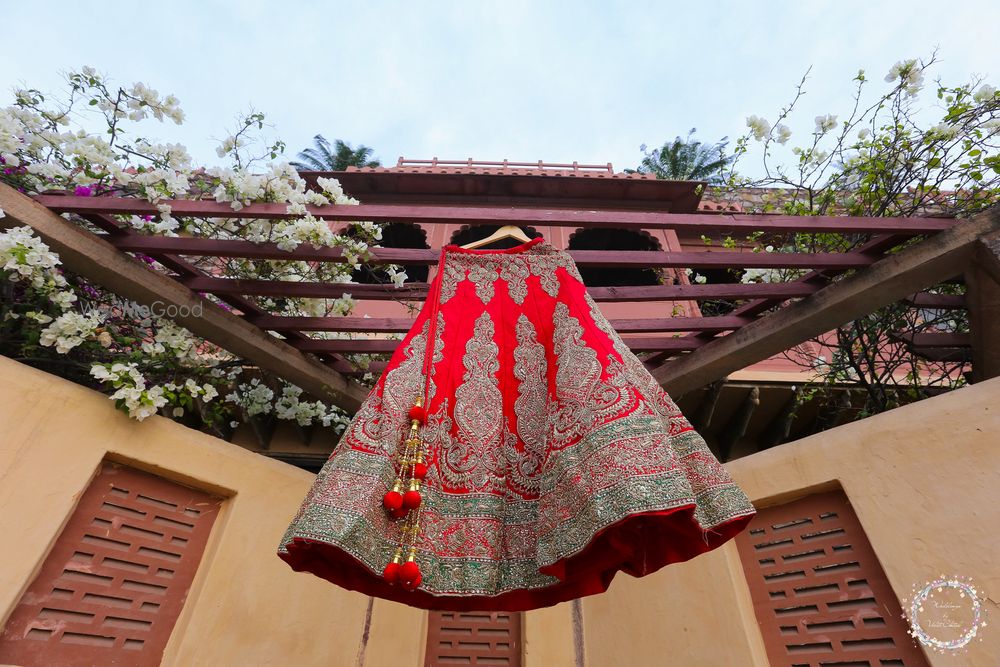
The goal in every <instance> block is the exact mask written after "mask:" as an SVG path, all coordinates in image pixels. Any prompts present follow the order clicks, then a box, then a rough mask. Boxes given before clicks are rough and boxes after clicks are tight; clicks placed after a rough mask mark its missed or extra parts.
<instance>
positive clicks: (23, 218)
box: [0, 184, 368, 413]
mask: <svg viewBox="0 0 1000 667" xmlns="http://www.w3.org/2000/svg"><path fill="white" fill-rule="evenodd" d="M0 209H3V211H4V213H5V214H6V215H5V217H3V218H0V227H3V228H5V229H9V228H11V227H18V226H22V225H27V226H28V227H31V228H32V229H33V230H34V231H35V232H36V233H37V234H38V235H39V236H40V237H42V239H43V240H44V241H45V242H46V243H47V244H48V245H49V247H50V248H52V249H53V250H54V251H55V252H57V253H59V256H60V258H61V259H62V262H63V265H64V266H65V267H66V268H67V269H69V270H70V271H73V272H75V273H78V274H80V275H82V276H86V277H87V278H89V279H91V280H93V281H94V282H96V283H99V284H101V285H104V286H105V287H107V288H108V289H111V290H113V291H114V292H115V293H117V294H120V295H121V296H123V297H125V298H128V299H131V300H133V301H135V302H137V303H139V304H143V305H147V306H150V305H153V304H154V303H156V304H163V306H164V307H167V306H174V307H175V308H177V309H178V310H179V311H180V312H189V313H190V312H198V311H199V310H200V311H201V315H200V316H195V315H194V314H192V315H189V316H178V317H176V318H174V320H175V321H176V322H177V323H178V324H180V325H181V326H184V327H186V328H187V329H189V330H190V331H191V332H193V333H195V334H197V335H199V336H201V337H203V338H205V339H206V340H209V341H211V342H213V343H215V344H216V345H218V346H220V347H222V348H223V349H226V350H229V351H230V352H232V353H233V354H237V355H239V356H241V357H244V358H245V359H248V360H250V361H252V362H253V363H255V364H257V365H258V366H260V367H261V368H263V369H265V370H268V371H270V372H272V373H274V374H275V375H277V376H278V377H281V378H284V379H285V380H287V381H289V382H292V383H294V384H296V385H298V386H299V387H302V389H303V390H304V391H306V392H308V393H310V394H312V395H313V396H315V397H317V398H320V399H323V400H326V401H329V402H331V403H333V404H334V405H338V406H340V407H341V408H343V409H344V410H347V411H348V412H351V413H353V412H355V411H356V410H357V409H358V408H359V407H360V405H361V402H362V401H363V400H364V398H365V397H366V396H367V394H368V392H367V390H366V389H365V388H364V387H362V386H361V385H358V384H357V383H355V382H352V381H350V380H348V379H347V378H346V377H344V376H343V375H341V374H340V373H338V372H336V371H334V370H333V369H331V368H329V367H328V366H326V365H324V364H322V363H321V362H319V361H318V360H316V359H314V358H312V357H309V356H306V355H304V354H303V353H302V352H300V351H299V350H296V349H295V348H293V347H292V346H290V345H288V344H287V343H284V342H282V341H280V340H278V339H276V338H274V337H273V336H271V335H269V334H268V333H266V332H264V331H262V330H260V329H259V328H257V327H255V326H253V325H252V324H250V323H249V322H246V321H245V320H243V319H241V318H239V317H237V316H236V315H233V314H231V313H227V312H225V311H224V310H222V309H221V308H218V307H216V306H215V305H214V304H212V303H210V302H208V301H206V300H204V299H202V298H201V297H199V296H198V295H196V294H195V293H194V292H192V291H191V290H190V289H188V288H187V287H184V286H183V285H181V284H180V283H178V282H177V281H175V280H172V279H171V278H169V277H167V276H165V275H162V274H159V273H155V272H153V271H150V270H149V269H147V268H146V267H145V266H143V265H142V264H140V263H139V262H138V261H137V260H134V259H132V258H131V257H129V256H128V255H126V254H125V253H123V252H121V251H120V250H118V249H117V248H115V247H114V246H113V245H111V244H110V243H108V242H107V241H105V240H102V239H99V238H97V237H96V236H95V235H94V234H91V233H90V232H88V231H86V230H84V229H82V228H80V227H79V226H77V225H74V224H73V223H71V222H68V221H66V220H64V219H62V218H61V217H59V216H58V215H56V214H55V213H53V212H52V211H50V210H49V209H47V208H46V207H45V206H43V205H41V204H39V203H37V202H35V201H32V199H31V198H29V197H26V196H25V195H23V194H21V193H19V192H18V191H17V190H15V189H14V188H11V187H10V186H7V185H4V184H0ZM196 306H199V307H200V308H195V307H196Z"/></svg>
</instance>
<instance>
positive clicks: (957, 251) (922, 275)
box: [653, 211, 1000, 396]
mask: <svg viewBox="0 0 1000 667" xmlns="http://www.w3.org/2000/svg"><path fill="white" fill-rule="evenodd" d="M998 228H1000V215H998V214H997V212H994V211H988V212H986V213H982V214H980V215H978V216H976V217H975V218H972V219H970V220H966V221H962V222H961V223H960V224H958V225H956V226H955V227H953V228H952V229H949V230H947V231H944V232H941V233H940V234H938V235H936V236H935V237H934V238H933V239H930V240H928V241H925V242H923V243H918V244H916V245H914V246H912V247H910V248H907V249H905V250H903V251H901V252H899V253H896V254H893V255H890V256H888V257H886V258H884V259H882V260H879V261H878V262H876V263H875V264H873V265H872V266H870V267H868V268H866V269H861V270H860V271H858V272H856V273H855V274H854V275H851V276H848V277H847V278H845V279H843V280H841V281H839V282H837V283H834V284H832V285H830V286H829V287H825V288H823V289H822V290H820V291H819V292H816V293H815V294H813V295H812V296H810V297H808V298H805V299H803V300H801V301H798V302H796V303H793V304H790V305H788V306H786V307H784V308H782V309H781V310H779V311H777V312H774V313H771V314H769V315H766V316H764V317H761V318H760V319H758V320H755V321H753V322H751V323H750V324H748V325H746V326H745V327H742V328H741V329H739V330H737V331H735V332H733V333H732V334H729V335H727V336H723V337H721V338H715V339H713V340H711V341H709V342H708V343H707V344H706V345H704V346H703V347H701V348H700V349H698V350H696V351H695V352H692V353H691V354H688V355H685V356H683V357H680V358H677V359H674V360H672V361H668V362H666V363H664V364H663V365H661V366H659V367H658V368H656V369H654V371H653V375H654V377H656V379H657V380H658V381H659V382H660V383H661V384H662V385H663V386H664V387H665V388H666V389H667V390H668V391H669V392H671V393H672V394H675V395H677V396H681V395H683V394H685V393H687V392H689V391H691V390H692V389H696V388H698V387H703V386H705V385H706V384H708V383H710V382H712V381H714V380H717V379H718V378H720V377H723V376H725V375H727V374H729V373H732V372H734V371H737V370H739V369H741V368H745V367H747V366H750V365H751V364H755V363H757V362H759V361H763V360H764V359H767V358H768V357H770V356H771V355H774V354H778V353H780V352H782V351H784V350H788V349H790V348H792V347H794V346H795V345H798V344H800V343H802V342H803V341H805V340H808V339H809V338H812V337H813V336H818V335H820V334H822V333H824V332H826V331H830V330H831V329H834V328H836V327H837V326H840V325H841V324H843V323H845V322H849V321H851V320H853V319H855V318H858V317H861V316H862V315H865V314H867V313H870V312H872V311H874V310H876V309H878V308H881V307H882V306H885V305H888V304H890V303H893V302H895V301H898V300H900V299H903V298H905V297H906V296H907V295H910V294H914V293H916V292H919V291H921V290H923V289H925V288H927V287H929V286H931V285H934V284H936V283H939V282H942V281H944V280H947V279H949V278H952V277H954V276H956V275H959V274H961V273H962V272H963V271H964V270H965V268H966V266H967V265H968V263H969V261H970V259H971V257H972V253H973V248H974V247H975V244H976V242H977V241H978V239H979V238H980V237H981V236H984V235H986V234H989V233H991V232H994V231H996V230H997V229H998Z"/></svg>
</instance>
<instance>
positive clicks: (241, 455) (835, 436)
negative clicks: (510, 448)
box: [0, 357, 1000, 667]
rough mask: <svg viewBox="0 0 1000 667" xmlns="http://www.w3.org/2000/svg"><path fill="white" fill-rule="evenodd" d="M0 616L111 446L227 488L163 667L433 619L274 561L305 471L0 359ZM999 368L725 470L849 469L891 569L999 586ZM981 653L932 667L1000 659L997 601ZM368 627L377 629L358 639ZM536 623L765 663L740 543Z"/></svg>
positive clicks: (409, 662)
mask: <svg viewBox="0 0 1000 667" xmlns="http://www.w3.org/2000/svg"><path fill="white" fill-rule="evenodd" d="M0 379H2V382H0V534H2V535H4V536H7V537H8V538H10V536H17V539H16V541H13V542H11V541H10V540H9V539H8V541H6V542H5V545H6V544H14V545H15V546H14V547H13V548H9V547H7V546H5V548H3V549H0V616H2V617H3V618H6V616H7V615H8V614H9V613H10V611H11V610H12V608H13V606H14V605H15V604H16V603H17V600H18V599H19V597H20V595H21V592H22V591H23V590H24V588H25V587H26V586H27V585H28V583H30V581H31V579H32V577H33V574H34V572H35V571H37V568H38V566H39V565H40V563H41V562H42V560H43V559H44V557H45V554H46V552H47V550H48V548H49V547H50V545H51V544H52V542H53V541H54V539H55V538H56V537H57V535H58V534H59V531H60V529H61V526H62V525H63V522H64V521H65V519H66V518H67V517H68V515H69V514H70V513H71V512H72V510H73V507H74V504H75V502H76V499H77V498H78V496H79V494H80V492H81V491H82V490H83V489H84V488H85V487H86V486H87V483H88V482H89V480H90V478H91V476H92V475H93V474H94V472H95V471H96V470H97V468H98V466H99V464H100V461H101V460H102V458H104V457H112V458H114V459H117V460H119V461H122V462H125V463H129V464H131V465H135V466H137V467H141V468H145V469H147V470H150V471H152V472H155V473H158V474H161V475H164V476H166V477H170V478H174V479H177V480H179V481H183V482H185V483H188V484H191V485H193V486H197V487H201V488H205V489H207V490H210V491H214V492H217V493H221V494H222V495H224V496H226V497H227V498H228V500H227V502H226V504H225V507H224V509H223V512H222V514H221V515H220V518H219V520H218V522H217V523H216V525H215V527H214V529H213V535H212V539H211V541H210V543H209V547H208V549H207V551H206V554H205V557H204V559H203V561H202V565H201V567H200V569H199V572H198V575H197V577H196V579H195V583H194V586H193V588H192V591H191V594H190V596H189V598H188V601H187V604H186V605H185V608H184V611H183V613H182V615H181V618H180V620H179V622H178V624H177V627H176V628H175V630H174V633H173V636H172V638H171V641H170V643H169V644H168V647H167V651H166V654H165V661H164V664H166V665H185V666H186V665H218V666H220V667H226V666H229V665H234V666H235V665H240V666H242V665H255V666H256V665H286V664H298V665H345V666H346V665H352V666H353V665H367V666H368V667H383V666H386V667H388V666H390V665H391V666H393V667H418V666H419V665H422V664H423V656H424V650H425V632H426V617H425V614H423V613H422V612H419V611H416V610H413V609H410V608H407V607H405V606H402V605H398V604H394V603H390V602H385V601H382V600H376V601H374V603H373V604H372V606H371V614H370V616H369V615H368V609H369V600H368V598H366V597H364V596H361V595H358V594H355V593H348V592H345V591H342V590H340V589H337V588H336V587H334V586H332V585H329V584H326V583H325V582H321V581H320V580H318V579H316V578H315V577H312V576H311V575H306V574H297V573H294V572H292V571H291V570H289V569H288V568H287V566H285V565H284V564H283V563H282V562H280V561H279V560H278V559H277V558H276V557H275V556H274V548H275V545H276V544H277V542H278V540H279V538H280V536H281V534H282V532H283V530H284V528H285V526H286V524H287V522H288V520H289V518H290V517H291V515H292V514H293V513H294V512H295V510H296V509H297V507H298V504H299V502H300V501H301V499H302V497H303V496H304V494H305V492H306V490H307V489H308V487H309V484H310V483H311V480H312V475H310V474H308V473H305V472H303V471H301V470H298V469H296V468H294V467H292V466H288V465H285V464H283V463H279V462H276V461H272V460H269V459H266V458H264V457H261V456H259V455H256V454H252V453H250V452H247V451H246V450H244V449H243V448H241V447H239V446H236V445H231V444H229V443H225V442H222V441H220V440H218V439H215V438H212V437H209V436H206V435H203V434H201V433H198V432H195V431H192V430H190V429H187V428H184V427H182V426H179V425H177V424H175V423H173V422H171V421H169V420H166V419H161V418H158V417H157V418H151V419H149V420H147V421H145V422H142V423H137V422H134V421H132V420H129V419H128V418H127V417H125V416H124V415H123V414H121V413H120V412H117V411H116V410H114V408H113V406H112V404H111V401H109V400H107V398H105V397H104V396H102V395H99V394H97V393H95V392H92V391H89V390H87V389H84V388H81V387H78V386H76V385H73V384H71V383H69V382H66V381H64V380H61V379H59V378H56V377H54V376H51V375H48V374H45V373H42V372H40V371H36V370H33V369H30V368H27V367H25V366H22V365H20V364H16V363H14V362H12V361H9V360H7V359H4V358H2V357H0ZM998 433H1000V379H997V380H992V381H989V382H985V383H982V384H979V385H974V386H972V387H968V388H965V389H962V390H959V391H956V392H952V393H950V394H947V395H944V396H940V397H938V398H934V399H931V400H927V401H923V402H921V403H919V404H915V405H911V406H908V407H904V408H900V409H898V410H895V411H893V412H891V413H888V414H885V415H881V416H878V417H873V418H871V419H867V420H864V421H862V422H857V423H854V424H850V425H847V426H843V427H840V428H837V429H834V430H832V431H827V432H825V433H821V434H818V435H816V436H813V437H811V438H807V439H805V440H801V441H798V442H794V443H790V444H787V445H784V446H781V447H777V448H774V449H771V450H769V451H766V452H763V453H760V454H755V455H753V456H749V457H746V458H744V459H740V460H738V461H735V462H733V463H731V464H729V465H728V468H729V470H730V471H731V472H732V474H733V476H734V477H735V478H736V480H737V481H738V482H739V483H740V484H741V485H742V486H743V488H744V489H745V490H746V491H747V492H748V494H749V495H750V497H751V498H752V499H753V500H754V501H755V502H756V503H757V504H758V505H759V506H763V505H766V504H769V503H774V502H778V501H781V500H784V499H790V498H794V497H795V496H797V495H801V494H803V493H805V492H807V491H808V490H810V489H817V488H824V487H828V486H829V485H831V484H840V485H841V486H842V487H843V489H844V490H845V492H846V493H847V495H848V497H849V499H850V501H851V503H852V505H853V506H854V508H855V510H856V512H857V514H858V517H859V519H860V520H861V523H862V525H863V526H864V528H865V531H866V532H867V534H868V538H869V540H870V541H871V543H872V546H873V547H874V549H875V552H876V554H877V555H878V557H879V559H880V561H881V563H882V566H883V568H884V569H885V571H886V574H887V575H888V577H889V580H890V583H891V584H892V585H893V587H894V589H895V590H896V591H898V592H902V593H905V592H908V591H909V590H910V589H911V587H912V586H913V585H914V584H915V583H924V582H926V581H928V580H930V579H932V578H934V577H935V576H936V575H938V574H941V573H945V574H951V573H954V574H960V575H967V576H970V577H972V578H973V579H974V580H975V581H976V582H977V583H978V584H979V585H980V587H981V588H982V589H983V590H984V591H986V593H987V594H989V595H990V596H991V598H992V599H993V600H1000V567H998V566H997V563H998V562H1000V559H998V556H997V553H998V552H1000V549H998V548H1000V540H998V538H997V536H996V535H997V533H996V528H997V527H998V526H1000V492H998V490H997V489H998V488H1000V484H998V482H1000V438H998V436H997V434H998ZM987 609H988V610H989V612H991V613H992V614H993V615H994V623H992V624H991V625H990V626H989V627H988V628H987V631H986V632H985V633H984V635H983V636H984V640H983V641H982V642H976V643H975V644H974V645H973V646H971V647H970V650H969V652H968V653H965V654H962V655H960V656H947V655H937V654H931V655H930V656H929V660H930V662H931V664H932V665H934V666H935V667H951V666H953V665H954V666H956V667H957V666H958V665H963V666H966V665H968V666H970V667H986V666H993V665H996V664H997V659H996V657H995V656H996V655H1000V610H997V605H996V604H995V603H992V602H987ZM366 623H367V626H368V641H367V643H364V641H363V636H364V634H365V627H366ZM581 631H582V639H583V655H582V656H579V657H580V658H581V659H582V662H580V661H578V659H577V657H578V656H577V652H576V650H575V647H574V626H573V614H572V605H571V604H569V603H567V604H562V605H559V606H557V607H553V608H550V609H544V610H539V611H535V612H530V613H528V614H526V615H525V619H524V644H525V653H524V658H525V659H524V664H525V665H526V666H527V667H562V666H564V665H565V666H567V667H575V666H576V665H580V664H582V665H586V667H612V666H615V665H625V664H628V665H636V666H637V667H647V666H650V667H652V666H660V665H670V666H672V667H688V666H694V667H702V666H704V667H715V666H716V665H718V666H726V667H728V666H740V667H743V666H747V667H750V666H754V667H766V665H767V660H766V658H765V654H764V650H763V645H762V643H761V640H760V636H759V633H758V631H757V627H756V621H755V618H754V615H753V611H752V606H751V603H750V597H749V591H748V589H747V587H746V583H745V580H744V578H743V571H742V568H741V566H740V563H739V558H738V555H737V553H736V550H735V547H734V546H733V545H732V544H729V545H726V546H725V547H724V548H722V549H719V550H717V551H715V552H712V553H709V554H705V555H703V556H700V557H698V558H696V559H695V560H693V561H691V562H689V563H683V564H679V565H676V566H672V567H669V568H665V569H664V570H662V571H661V572H659V573H657V574H655V575H652V576H650V577H646V578H643V579H633V578H631V577H628V576H625V575H619V577H618V579H617V580H616V581H615V582H614V583H613V584H612V587H611V590H610V591H609V592H608V593H606V594H604V595H599V596H594V597H589V598H585V599H584V600H583V601H582V628H581Z"/></svg>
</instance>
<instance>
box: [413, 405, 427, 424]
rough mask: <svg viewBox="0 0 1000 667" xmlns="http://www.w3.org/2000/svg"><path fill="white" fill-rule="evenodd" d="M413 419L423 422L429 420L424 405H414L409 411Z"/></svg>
mask: <svg viewBox="0 0 1000 667" xmlns="http://www.w3.org/2000/svg"><path fill="white" fill-rule="evenodd" d="M408 414H409V417H410V420H411V421H416V422H417V423H419V424H423V423H425V422H426V421H427V411H426V410H424V407H423V406H422V405H414V406H413V407H412V408H410V412H409V413H408Z"/></svg>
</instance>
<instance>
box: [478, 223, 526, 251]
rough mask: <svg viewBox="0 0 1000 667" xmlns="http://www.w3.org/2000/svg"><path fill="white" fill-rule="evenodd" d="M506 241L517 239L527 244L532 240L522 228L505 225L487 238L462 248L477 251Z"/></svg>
mask: <svg viewBox="0 0 1000 667" xmlns="http://www.w3.org/2000/svg"><path fill="white" fill-rule="evenodd" d="M504 239H517V240H518V241H520V242H521V243H527V242H528V241H530V240H531V239H530V238H528V235H527V234H525V233H524V232H523V231H521V228H520V227H515V226H514V225H504V226H503V227H501V228H500V229H498V230H496V231H495V232H493V233H492V234H490V235H489V236H487V237H486V238H484V239H479V240H478V241H473V242H472V243H466V244H465V245H464V246H462V247H463V248H465V249H466V250H475V249H476V248H481V247H483V246H484V245H489V244H491V243H496V242H497V241H503V240H504Z"/></svg>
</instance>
